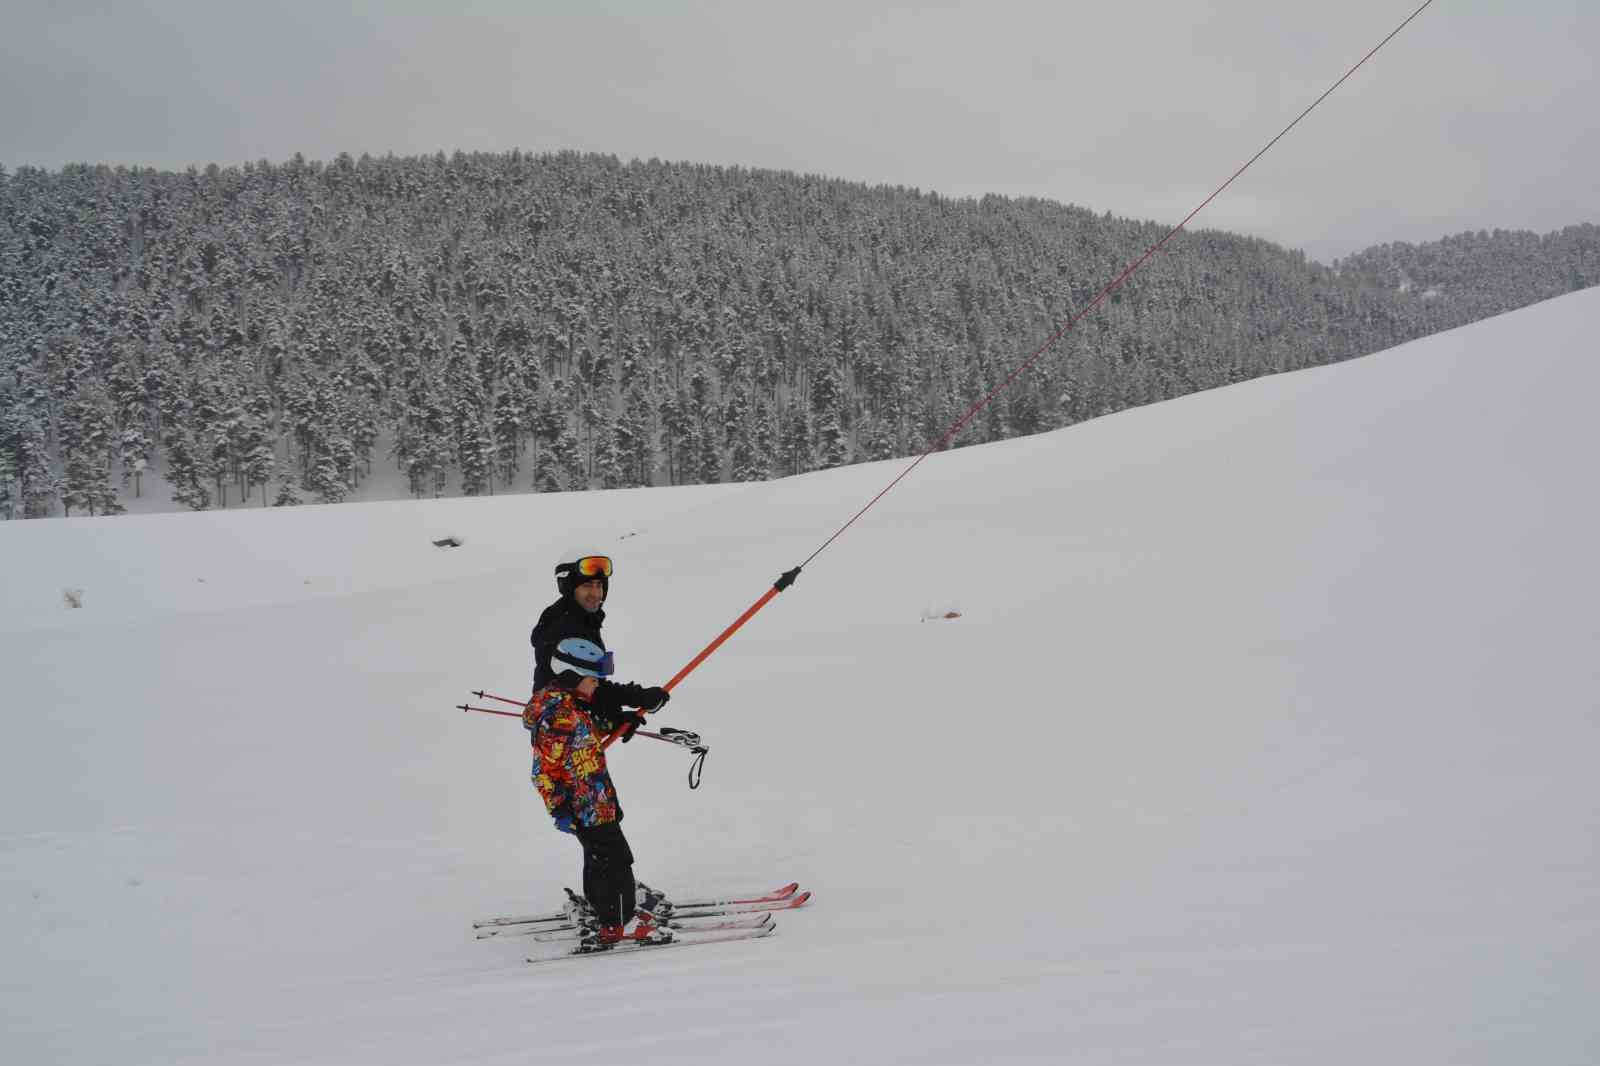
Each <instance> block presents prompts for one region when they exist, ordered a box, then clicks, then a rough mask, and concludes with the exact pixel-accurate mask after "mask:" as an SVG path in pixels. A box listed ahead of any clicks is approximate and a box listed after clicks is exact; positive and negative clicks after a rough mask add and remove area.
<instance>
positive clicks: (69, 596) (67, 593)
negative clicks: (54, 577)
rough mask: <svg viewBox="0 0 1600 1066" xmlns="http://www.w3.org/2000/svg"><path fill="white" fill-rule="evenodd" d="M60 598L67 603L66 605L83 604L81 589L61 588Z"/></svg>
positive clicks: (80, 605)
mask: <svg viewBox="0 0 1600 1066" xmlns="http://www.w3.org/2000/svg"><path fill="white" fill-rule="evenodd" d="M61 598H62V599H63V600H65V601H66V604H67V606H68V607H82V606H83V590H82V589H62V590H61Z"/></svg>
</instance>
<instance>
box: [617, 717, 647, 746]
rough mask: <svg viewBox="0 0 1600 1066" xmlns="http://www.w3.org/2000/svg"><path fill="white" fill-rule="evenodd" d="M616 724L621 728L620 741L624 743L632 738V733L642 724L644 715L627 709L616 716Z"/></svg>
mask: <svg viewBox="0 0 1600 1066" xmlns="http://www.w3.org/2000/svg"><path fill="white" fill-rule="evenodd" d="M617 725H618V726H620V727H621V729H622V742H623V743H624V744H626V743H627V742H628V741H630V740H632V739H633V734H634V733H635V732H636V731H637V730H638V728H639V727H640V726H642V725H644V715H642V714H635V713H634V712H633V711H629V712H627V713H626V714H621V715H618V716H617Z"/></svg>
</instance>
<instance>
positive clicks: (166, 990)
mask: <svg viewBox="0 0 1600 1066" xmlns="http://www.w3.org/2000/svg"><path fill="white" fill-rule="evenodd" d="M1597 327H1600V292H1596V291H1594V290H1590V291H1586V292H1582V293H1578V294H1574V295H1571V296H1567V297H1563V298H1561V299H1558V300H1552V301H1548V302H1546V303H1542V304H1539V305H1538V306H1535V307H1531V308H1527V309H1524V310H1521V311H1517V312H1513V313H1510V314H1506V315H1502V316H1499V317H1497V318H1493V319H1490V320H1487V321H1484V322H1481V323H1479V324H1477V325H1474V326H1471V327H1467V328H1465V329H1460V330H1455V331H1452V332H1449V333H1444V334H1439V335H1437V336H1433V337H1430V338H1427V339H1425V340H1421V341H1417V342H1414V343H1411V344H1408V345H1405V346H1402V347H1399V348H1395V349H1392V350H1389V351H1386V352H1384V353H1382V354H1380V355H1376V356H1373V357H1370V358H1366V359H1360V360H1355V361H1351V362H1346V363H1343V364H1341V365H1338V366H1333V367H1324V368H1318V369H1311V370H1306V371H1302V372H1299V373H1294V374H1283V375H1277V376H1273V377H1269V378H1264V379H1261V380H1256V381H1251V382H1248V383H1244V384H1240V385H1235V386H1232V387H1229V388H1224V389H1217V390H1213V391H1210V392H1207V393H1204V394H1201V395H1196V396H1191V397H1186V398H1183V399H1180V400H1175V401H1171V402H1167V403H1161V404H1154V405H1150V406H1146V407H1142V408H1139V409H1138V410H1134V411H1127V412H1124V413H1121V414H1118V415H1116V416H1113V417H1108V418H1101V419H1096V420H1094V421H1092V422H1088V423H1086V424H1083V425H1078V426H1074V427H1072V428H1070V429H1065V430H1060V431H1057V432H1051V433H1045V434H1040V435H1035V436H1032V437H1028V438H1026V439H1019V440H1011V441H1005V442H1000V443H995V444H989V445H984V446H982V447H972V448H965V449H960V450H957V451H953V452H950V453H947V454H942V455H938V456H935V457H933V458H932V459H930V460H929V461H928V462H927V463H925V464H924V465H923V466H922V467H921V468H919V470H918V471H917V472H916V473H915V474H914V475H913V476H912V477H910V478H908V479H907V480H906V481H905V482H903V483H902V484H901V486H900V487H899V488H897V489H896V490H895V491H894V492H893V493H891V494H890V495H889V496H887V497H886V498H885V499H884V501H883V502H882V503H881V504H880V505H879V506H878V507H877V508H876V509H875V510H873V511H872V512H870V513H869V515H868V516H867V517H866V518H865V519H863V520H862V522H861V523H860V524H859V525H858V526H857V527H856V528H855V529H853V530H852V531H851V532H850V533H849V534H847V535H846V536H845V537H844V538H842V539H840V540H839V541H837V542H836V543H835V544H834V545H833V546H832V547H831V548H829V549H828V551H827V552H825V553H824V554H822V555H821V556H820V557H819V558H818V559H817V560H816V562H815V563H813V564H812V565H811V566H810V567H808V568H807V570H806V572H805V573H804V574H803V575H802V576H801V578H800V580H799V582H798V583H797V584H796V585H795V586H794V587H793V588H791V589H790V590H788V591H787V592H785V593H783V595H781V596H780V597H778V598H777V600H775V601H774V602H773V603H772V604H771V605H770V606H768V607H767V608H766V610H765V611H764V612H762V613H761V614H760V615H758V616H757V617H756V619H755V620H754V621H752V622H751V623H750V624H749V625H748V626H747V627H746V628H745V630H744V631H742V632H741V633H740V634H739V635H738V636H737V637H735V638H734V639H733V640H732V641H731V642H730V643H729V644H727V645H726V646H725V647H724V648H723V649H722V650H721V651H720V652H719V653H718V654H717V655H716V656H715V657H714V658H713V659H712V660H710V661H709V662H708V663H707V664H706V665H705V666H703V667H702V668H701V669H700V670H699V671H698V672H697V673H695V674H693V675H691V676H690V678H689V679H688V680H687V681H685V682H684V684H683V685H682V686H680V687H679V689H678V690H677V692H676V694H675V697H674V699H673V701H672V703H671V704H670V706H669V707H668V708H667V710H666V714H665V716H664V718H663V721H664V722H670V723H671V724H675V725H679V726H685V727H690V728H695V729H698V730H699V731H701V732H702V733H703V734H704V735H705V736H706V738H707V740H708V741H709V742H710V744H711V748H712V750H711V755H710V758H709V760H708V762H707V766H706V771H705V779H704V784H703V786H702V787H701V788H700V789H699V790H698V791H694V792H691V791H689V790H688V789H687V788H685V785H684V781H683V774H684V772H685V770H686V765H685V762H684V760H681V759H679V758H678V757H677V753H676V752H673V751H671V750H670V749H666V748H665V747H664V746H656V749H655V750H651V749H650V747H649V746H647V745H645V744H643V743H641V742H637V741H636V742H634V743H633V744H631V745H629V746H628V747H627V748H624V749H621V750H620V751H619V752H618V753H617V754H616V755H615V757H614V759H613V764H614V768H615V772H616V775H617V778H618V784H619V788H620V790H621V793H622V800H623V803H624V806H625V807H626V810H627V821H626V826H627V829H628V833H629V836H630V839H631V840H632V841H633V845H634V851H635V853H636V854H637V856H638V861H639V872H640V874H641V876H643V877H644V878H645V879H646V880H649V881H652V882H654V883H659V884H662V885H665V886H668V887H670V888H672V889H674V890H676V891H679V892H693V891H698V890H709V889H716V888H754V887H764V886H765V885H766V884H767V883H768V882H771V883H778V882H780V881H782V880H786V879H789V878H791V877H792V878H797V879H799V880H801V881H803V882H805V883H806V885H807V886H808V887H810V888H812V889H813V890H814V891H815V892H816V898H815V900H814V902H813V903H812V904H811V906H810V907H809V908H808V909H807V910H805V911H801V912H797V913H795V914H792V915H787V916H784V917H782V918H781V919H780V929H779V932H778V934H777V935H776V936H775V937H773V938H771V939H769V940H766V941H762V942H756V943H751V944H742V945H728V946H722V947H716V948H704V949H700V950H697V951H692V952H691V951H684V952H670V953H664V954H661V955H659V956H655V957H644V958H636V959H631V960H621V959H607V960H595V961H586V962H581V963H576V964H572V965H570V966H568V967H567V968H565V969H562V967H561V966H553V967H540V968H530V967H528V966H527V965H526V964H525V963H524V962H523V961H522V960H523V957H524V955H525V953H526V945H525V944H518V943H516V942H512V943H499V942H494V941H490V942H485V943H479V942H475V941H474V940H472V939H471V935H470V930H469V929H468V921H469V920H470V919H472V918H474V917H477V916H480V915H483V914H490V913H496V912H503V911H507V910H513V909H517V910H520V909H524V908H535V907H544V906H550V905H553V904H554V903H555V902H556V901H557V900H558V898H559V886H560V885H561V884H563V883H573V882H574V881H575V879H576V876H577V872H578V850H577V848H575V847H574V846H573V845H572V844H571V843H570V841H568V840H566V839H563V838H561V837H560V836H559V834H557V833H556V832H554V831H553V830H552V829H551V828H550V827H549V825H548V824H547V820H546V819H545V817H544V815H543V813H542V810H541V808H540V806H539V804H538V802H537V800H536V799H535V797H534V795H533V793H532V791H531V789H530V786H529V784H528V780H527V771H528V762H527V759H528V756H527V747H526V740H525V738H524V735H523V734H522V732H521V730H520V729H519V727H518V726H517V725H516V723H514V722H509V721H507V720H504V719H496V718H490V717H487V716H469V715H464V714H462V713H460V712H458V711H455V710H452V705H453V704H455V703H459V702H460V701H461V700H462V699H463V698H464V697H465V696H466V694H467V692H468V690H470V689H475V688H480V687H486V686H487V687H489V688H491V689H504V690H510V691H513V692H514V691H516V690H517V689H518V687H519V686H521V685H524V684H525V683H526V676H527V671H528V665H527V658H528V650H527V644H526V640H527V629H528V626H529V624H530V623H531V621H532V619H533V617H534V616H535V614H536V613H537V611H538V609H539V608H541V607H542V606H543V605H544V604H545V603H546V602H548V600H549V599H550V598H551V596H552V590H551V581H550V577H549V569H550V566H551V564H552V563H553V562H554V561H555V559H556V557H557V555H558V554H559V553H561V552H562V551H563V550H564V549H566V548H567V547H569V546H570V545H573V544H576V543H580V542H581V543H588V544H592V545H594V546H596V547H598V548H605V549H609V550H610V551H612V552H613V553H614V554H615V556H616V558H617V562H618V571H617V576H616V578H615V579H614V581H613V589H612V590H613V595H612V599H611V602H610V603H609V604H608V611H609V613H610V614H611V620H610V621H609V622H608V623H607V636H608V640H609V641H610V643H611V644H612V645H613V646H614V648H615V650H616V651H617V656H618V662H619V669H620V672H621V674H622V675H623V676H625V677H628V678H631V679H638V680H642V681H653V680H657V679H661V678H664V677H666V676H669V675H670V674H671V673H672V672H674V671H675V670H677V669H678V667H680V666H681V665H682V664H683V663H685V662H686V661H688V659H689V658H690V657H691V656H692V655H693V654H694V652H696V651H697V650H698V649H699V648H700V647H701V646H702V645H703V644H704V643H705V642H706V641H707V640H709V639H710V638H711V637H712V636H714V635H715V634H716V632H717V631H718V630H719V629H720V628H721V627H722V626H723V625H725V624H726V623H727V622H729V621H731V620H732V618H733V617H734V616H735V615H737V614H738V613H739V611H741V610H742V609H743V608H744V607H746V606H747V605H748V604H749V603H751V602H752V601H753V600H755V599H756V598H757V597H758V596H759V595H760V594H761V593H762V592H763V590H764V589H765V588H766V587H767V586H768V584H769V583H770V582H771V581H772V580H773V579H774V578H775V577H776V576H777V575H778V573H779V572H780V571H782V570H784V569H787V568H788V567H790V566H792V565H794V564H795V563H796V562H798V561H800V560H801V559H802V558H804V557H805V556H806V555H807V554H808V553H809V552H811V551H812V550H813V549H814V548H815V547H816V546H817V545H818V544H819V543H821V542H822V541H823V540H824V539H825V538H826V537H827V536H828V534H829V533H831V532H832V531H833V530H834V529H835V528H836V527H837V526H838V524H839V523H840V522H842V521H843V520H844V519H845V518H847V517H848V516H849V514H850V513H852V512H854V511H855V509H856V508H857V507H859V506H860V505H861V504H862V503H863V502H865V500H866V499H867V498H869V497H870V496H871V495H872V494H873V493H875V492H876V491H877V490H878V489H879V488H880V487H882V485H883V484H884V483H885V482H887V481H888V480H889V478H890V477H892V476H893V474H894V473H895V472H896V471H897V470H898V468H899V464H895V463H876V464H862V465H857V466H852V467H847V468H842V469H837V470H829V471H824V472H818V473H811V474H807V475H804V476H799V477H791V478H784V479H780V480H774V481H768V482H761V483H753V484H726V485H711V486H698V487H696V486H691V487H678V488H657V489H631V490H617V491H605V492H592V493H585V494H581V495H579V494H559V495H558V494H538V495H523V496H514V497H498V498H494V499H448V500H426V501H417V502H412V501H400V502H390V503H379V504H349V505H342V506H323V507H299V508H279V509H267V510H251V511H239V510H235V511H229V512H220V511H218V512H209V513H202V514H169V515H150V516H129V517H127V518H123V519H119V520H116V521H105V520H101V519H88V518H82V519H77V518H75V519H65V520H62V521H57V522H11V523H5V524H3V525H0V552H3V553H4V557H5V558H6V559H7V560H8V562H7V565H6V566H5V568H4V569H3V571H0V597H3V604H4V611H3V613H0V665H3V667H4V673H5V676H6V678H7V686H6V687H7V714H6V719H7V733H6V742H5V744H4V745H3V747H0V752H3V754H0V899H3V901H4V904H5V905H4V907H0V940H3V942H4V943H5V945H6V950H5V952H4V954H3V957H0V1031H4V1033H5V1034H6V1035H5V1046H6V1057H7V1059H8V1061H16V1062H30V1063H31V1062H51V1063H57V1064H77V1063H84V1064H88V1063H103V1062H107V1061H116V1062H118V1063H120V1064H123V1066H134V1064H138V1063H152V1064H154V1063H161V1064H163V1066H167V1064H174V1063H195V1064H198V1063H206V1064H208V1066H217V1064H226V1066H233V1064H250V1063H288V1062H293V1063H307V1064H309V1063H322V1062H326V1063H335V1062H337V1063H341V1064H350V1063H369V1062H370V1063H374V1064H378V1063H382V1064H384V1066H395V1064H404V1063H418V1064H423V1063H427V1064H435V1063H440V1062H451V1063H465V1064H490V1063H501V1062H512V1061H515V1062H525V1061H530V1060H532V1061H570V1060H575V1059H577V1058H579V1057H585V1058H593V1059H596V1060H600V1059H604V1060H618V1061H642V1062H651V1063H679V1062H682V1063H691V1062H692V1063H695V1064H697V1066H719V1064H724V1063H726V1064H730V1066H733V1064H737V1066H747V1064H749V1063H755V1062H760V1063H796V1064H799V1063H818V1062H875V1063H876V1062H919V1063H950V1064H966V1063H972V1062H1040V1063H1043V1062H1061V1061H1070V1062H1075V1063H1113V1062H1115V1063H1121V1064H1126V1063H1149V1064H1152V1066H1154V1064H1163V1066H1165V1064H1171V1063H1202V1062H1229V1063H1239V1064H1253V1063H1259V1064H1269V1063H1270V1064H1281V1063H1285V1062H1295V1063H1307V1064H1326V1066H1348V1064H1350V1063H1357V1062H1405V1063H1451V1064H1452V1066H1472V1064H1482V1066H1491V1064H1492V1066H1502V1064H1504V1063H1507V1062H1517V1063H1527V1064H1534V1066H1567V1064H1575V1063H1580V1062H1589V1061H1593V1060H1594V1059H1595V1057H1596V1055H1597V1054H1600V1022H1597V1021H1596V1018H1595V1014H1594V1011H1593V998H1594V997H1593V990H1594V989H1595V988H1596V987H1600V897H1597V895H1596V893H1595V892H1594V890H1593V886H1594V884H1595V883H1596V881H1597V878H1600V789H1597V787H1596V785H1595V783H1594V776H1593V767H1592V765H1591V764H1592V763H1593V753H1594V752H1595V751H1596V750H1600V715H1597V714H1596V710H1597V708H1600V669H1597V667H1596V665H1595V660H1594V656H1593V654H1592V652H1593V649H1594V647H1595V646H1596V643H1597V640H1600V623H1597V621H1596V617H1597V616H1596V612H1595V611H1594V609H1593V600H1594V587H1593V586H1594V582H1593V574H1594V563H1593V545H1594V544H1595V543H1596V542H1597V541H1600V504H1597V502H1596V497H1595V494H1594V493H1593V491H1592V489H1591V482H1592V480H1593V478H1592V469H1591V467H1592V456H1593V455H1594V454H1596V452H1597V445H1600V441H1597V439H1596V430H1595V422H1594V419H1593V418H1592V416H1591V414H1590V412H1589V410H1588V408H1589V406H1590V398H1591V397H1592V396H1593V395H1595V393H1596V391H1597V387H1600V364H1597V362H1596V361H1595V359H1594V355H1593V353H1594V350H1595V343H1594V336H1595V333H1596V330H1597ZM1513 356H1514V357H1513ZM446 534H454V535H456V536H457V537H459V538H461V539H462V541H463V542H464V543H463V545H462V546H461V547H459V548H456V549H450V550H445V549H439V548H435V547H434V546H433V545H432V544H431V543H430V541H431V540H434V539H439V538H441V537H442V536H444V535H446ZM68 588H71V589H74V590H78V591H79V592H80V595H79V597H78V598H79V600H80V602H81V603H82V606H81V607H79V608H69V607H68V606H66V605H65V603H64V600H63V590H64V589H68ZM948 612H959V614H960V617H959V618H955V619H949V620H942V619H941V620H937V621H929V620H925V618H926V617H927V616H930V615H942V614H944V613H948ZM558 971H559V972H558Z"/></svg>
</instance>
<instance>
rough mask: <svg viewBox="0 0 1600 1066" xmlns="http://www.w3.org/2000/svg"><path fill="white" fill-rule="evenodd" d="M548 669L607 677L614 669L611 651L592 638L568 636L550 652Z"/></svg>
mask: <svg viewBox="0 0 1600 1066" xmlns="http://www.w3.org/2000/svg"><path fill="white" fill-rule="evenodd" d="M550 669H552V670H554V671H555V672H556V673H558V674H559V673H561V672H562V671H563V670H571V671H573V672H574V673H579V674H582V675H583V676H584V677H607V676H609V675H610V674H611V673H612V672H613V671H615V670H616V665H615V663H614V661H613V659H612V656H611V653H610V652H608V651H606V650H605V649H604V648H602V647H600V645H598V644H596V643H595V642H594V641H592V640H584V639H583V638H582V637H568V638H567V639H566V640H563V641H562V642H561V643H560V644H557V645H556V650H555V651H553V652H551V653H550Z"/></svg>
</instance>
